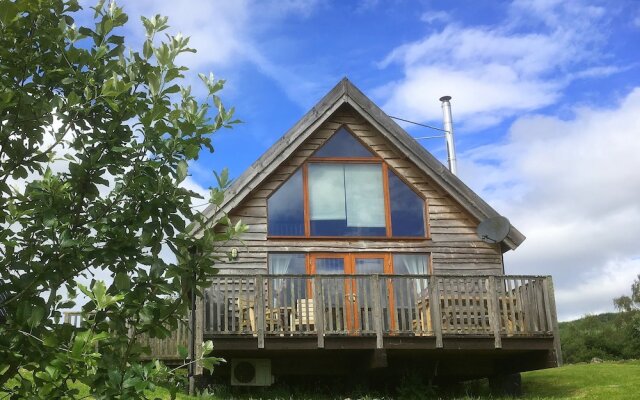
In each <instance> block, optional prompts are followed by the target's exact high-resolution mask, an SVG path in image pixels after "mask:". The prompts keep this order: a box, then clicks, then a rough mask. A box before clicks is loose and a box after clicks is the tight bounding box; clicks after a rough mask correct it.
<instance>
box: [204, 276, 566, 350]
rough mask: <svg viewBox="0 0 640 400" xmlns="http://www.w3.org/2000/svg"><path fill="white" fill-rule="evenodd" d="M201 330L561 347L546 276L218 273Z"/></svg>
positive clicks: (269, 340) (334, 343)
mask: <svg viewBox="0 0 640 400" xmlns="http://www.w3.org/2000/svg"><path fill="white" fill-rule="evenodd" d="M203 330H204V337H205V338H216V348H217V349H219V350H226V349H228V350H239V349H242V348H255V349H265V348H266V349H274V350H275V349H292V348H305V349H311V348H319V349H322V348H345V347H353V348H374V349H383V348H388V347H392V348H434V349H438V348H444V347H450V346H452V345H454V343H457V346H460V343H464V341H465V339H474V340H475V343H476V345H475V346H476V347H477V346H478V345H480V347H481V348H486V347H487V346H489V347H491V348H494V349H499V348H503V347H505V346H506V347H514V346H515V347H516V348H521V349H526V348H527V346H533V347H535V346H536V344H534V343H536V340H537V341H538V343H541V342H542V343H552V344H551V346H552V347H556V346H558V342H557V319H556V311H555V302H554V296H553V284H552V282H551V278H550V277H545V276H408V275H405V276H398V275H315V276H301V275H257V276H240V275H224V276H219V277H216V278H215V279H214V280H213V281H212V284H211V286H210V287H209V288H208V289H206V290H205V293H204V320H203ZM240 339H244V340H240ZM527 339H530V340H527ZM446 343H449V346H445V344H446ZM527 343H529V345H528V344H527ZM469 344H471V343H470V342H469ZM557 355H559V351H558V352H557Z"/></svg>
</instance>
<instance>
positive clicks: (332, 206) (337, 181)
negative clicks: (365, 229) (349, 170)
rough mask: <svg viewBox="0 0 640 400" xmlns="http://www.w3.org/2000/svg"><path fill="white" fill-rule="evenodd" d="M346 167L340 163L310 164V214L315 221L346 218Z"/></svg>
mask: <svg viewBox="0 0 640 400" xmlns="http://www.w3.org/2000/svg"><path fill="white" fill-rule="evenodd" d="M344 206H345V204H344V168H343V166H342V165H340V164H310V165H309V214H310V218H311V219H312V220H315V221H327V220H344V219H346V210H345V207H344Z"/></svg>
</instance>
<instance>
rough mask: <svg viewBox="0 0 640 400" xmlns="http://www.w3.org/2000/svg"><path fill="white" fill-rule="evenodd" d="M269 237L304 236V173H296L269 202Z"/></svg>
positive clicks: (299, 171)
mask: <svg viewBox="0 0 640 400" xmlns="http://www.w3.org/2000/svg"><path fill="white" fill-rule="evenodd" d="M267 210H268V213H269V215H268V221H267V227H268V228H267V229H268V231H269V235H275V236H304V202H303V198H302V171H301V170H298V171H296V172H295V173H294V174H293V175H292V176H291V177H290V178H289V179H288V180H287V181H286V182H285V183H284V184H282V185H281V186H280V187H279V188H278V189H277V190H276V191H275V192H274V193H273V194H272V195H271V197H269V200H268V202H267Z"/></svg>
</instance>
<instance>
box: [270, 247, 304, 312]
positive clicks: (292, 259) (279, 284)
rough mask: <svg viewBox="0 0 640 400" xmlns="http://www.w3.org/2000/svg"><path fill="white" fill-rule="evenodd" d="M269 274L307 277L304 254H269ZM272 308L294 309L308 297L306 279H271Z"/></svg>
mask: <svg viewBox="0 0 640 400" xmlns="http://www.w3.org/2000/svg"><path fill="white" fill-rule="evenodd" d="M269 273H270V274H273V275H306V273H307V268H306V257H305V255H304V253H272V254H269ZM269 287H270V293H271V294H270V300H269V301H270V302H271V305H270V307H293V306H295V304H296V302H297V301H298V299H301V298H304V297H306V296H305V294H306V290H307V289H306V287H307V285H306V279H304V278H298V277H281V278H270V279H269Z"/></svg>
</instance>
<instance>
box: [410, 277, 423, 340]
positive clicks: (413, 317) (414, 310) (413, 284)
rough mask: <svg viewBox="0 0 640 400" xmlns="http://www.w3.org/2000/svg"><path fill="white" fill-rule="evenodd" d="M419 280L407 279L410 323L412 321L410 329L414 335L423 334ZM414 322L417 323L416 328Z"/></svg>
mask: <svg viewBox="0 0 640 400" xmlns="http://www.w3.org/2000/svg"><path fill="white" fill-rule="evenodd" d="M417 279H419V278H414V277H407V282H408V286H409V290H410V294H409V321H411V326H410V329H411V331H412V332H413V333H416V332H418V333H421V332H420V331H421V329H420V312H419V311H418V294H417V291H418V290H417V285H418V282H417ZM413 321H416V323H415V327H414V324H413Z"/></svg>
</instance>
